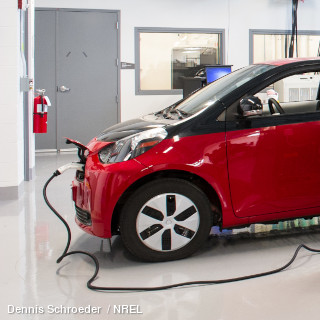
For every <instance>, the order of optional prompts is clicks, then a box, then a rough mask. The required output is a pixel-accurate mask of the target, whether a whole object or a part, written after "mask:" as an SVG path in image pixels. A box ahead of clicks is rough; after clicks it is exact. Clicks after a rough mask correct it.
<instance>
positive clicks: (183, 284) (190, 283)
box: [43, 170, 320, 292]
mask: <svg viewBox="0 0 320 320" xmlns="http://www.w3.org/2000/svg"><path fill="white" fill-rule="evenodd" d="M58 175H60V172H59V171H58V170H57V171H55V172H54V173H53V175H52V176H51V177H50V178H49V179H48V181H47V182H46V183H45V185H44V187H43V198H44V200H45V202H46V204H47V205H48V207H49V208H50V209H51V210H52V211H53V213H54V214H55V215H56V216H57V217H58V218H59V220H60V221H61V222H62V223H63V224H64V225H65V227H66V229H67V233H68V241H67V245H66V247H65V249H64V251H63V253H62V255H61V256H60V257H59V258H58V260H57V263H60V262H61V261H62V260H63V259H64V258H65V257H67V256H70V255H73V254H83V255H86V256H88V257H90V258H91V259H92V260H93V262H94V264H95V271H94V274H93V276H92V277H91V278H90V279H89V280H88V282H87V287H88V288H89V289H91V290H95V291H122V292H123V291H160V290H167V289H173V288H178V287H186V286H194V285H211V284H221V283H230V282H237V281H243V280H249V279H254V278H260V277H264V276H268V275H271V274H275V273H278V272H280V271H283V270H284V269H286V268H288V267H289V266H290V265H291V264H292V263H293V261H294V260H295V259H296V257H297V255H298V253H299V251H300V250H301V248H304V249H306V250H308V251H311V252H317V253H320V249H313V248H310V247H308V246H306V245H304V244H300V245H299V246H298V247H297V249H296V250H295V253H294V255H293V256H292V258H291V259H290V261H289V262H288V263H286V264H285V265H284V266H282V267H280V268H277V269H274V270H271V271H266V272H261V273H256V274H252V275H247V276H242V277H236V278H230V279H220V280H199V281H188V282H181V283H174V284H169V285H166V286H158V287H102V286H95V285H93V284H92V283H93V282H94V280H95V279H96V277H97V275H98V273H99V261H98V259H97V257H96V256H94V255H93V254H91V253H89V252H86V251H79V250H77V251H70V252H68V251H69V247H70V243H71V231H70V227H69V225H68V223H67V222H66V220H64V219H63V218H62V216H61V215H60V214H59V213H58V212H57V210H56V209H55V208H54V207H53V206H52V205H51V203H50V202H49V200H48V198H47V187H48V185H49V183H50V182H51V181H52V180H53V179H54V178H55V177H57V176H58Z"/></svg>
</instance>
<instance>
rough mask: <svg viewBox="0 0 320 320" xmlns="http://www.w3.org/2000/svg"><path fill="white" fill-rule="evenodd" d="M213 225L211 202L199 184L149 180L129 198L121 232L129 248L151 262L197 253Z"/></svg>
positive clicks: (125, 207)
mask: <svg viewBox="0 0 320 320" xmlns="http://www.w3.org/2000/svg"><path fill="white" fill-rule="evenodd" d="M211 226H212V218H211V209H210V203H209V201H208V199H207V197H206V195H205V194H204V193H203V192H202V191H201V190H200V189H199V188H198V187H197V186H195V185H193V184H192V183H190V182H188V181H184V180H179V179H171V178H168V179H161V180H158V181H153V182H150V183H147V184H146V185H144V186H142V187H140V188H139V189H137V190H136V191H135V192H134V193H133V194H132V195H131V196H130V198H129V199H127V201H126V203H125V205H124V207H123V209H122V213H121V219H120V231H121V236H122V239H123V243H124V245H125V246H126V248H127V249H128V250H129V251H130V252H131V253H132V254H134V255H135V256H137V257H138V258H140V259H142V260H147V261H169V260H176V259H182V258H185V257H187V256H189V255H191V254H193V253H194V252H195V251H196V250H198V249H199V247H200V246H201V245H202V244H203V243H204V242H205V240H206V239H207V237H208V235H209V232H210V229H211Z"/></svg>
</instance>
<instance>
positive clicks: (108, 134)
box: [97, 118, 168, 142]
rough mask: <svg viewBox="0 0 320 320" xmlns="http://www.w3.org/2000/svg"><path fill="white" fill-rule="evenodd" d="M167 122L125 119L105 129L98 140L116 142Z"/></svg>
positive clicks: (162, 125)
mask: <svg viewBox="0 0 320 320" xmlns="http://www.w3.org/2000/svg"><path fill="white" fill-rule="evenodd" d="M166 122H167V121H157V120H154V121H153V120H151V119H150V120H148V119H147V118H140V119H133V120H129V121H125V122H122V123H119V124H116V125H114V126H112V127H110V128H108V129H106V130H104V131H103V132H102V133H101V134H100V135H99V136H97V140H98V141H104V142H114V141H117V140H120V139H123V138H126V137H128V136H131V135H133V134H136V133H140V132H143V131H146V130H150V129H154V128H161V127H164V126H166V125H167V124H168V123H166Z"/></svg>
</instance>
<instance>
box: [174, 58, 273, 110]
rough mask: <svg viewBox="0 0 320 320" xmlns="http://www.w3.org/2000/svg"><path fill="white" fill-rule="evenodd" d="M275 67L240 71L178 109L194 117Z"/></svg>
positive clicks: (226, 77)
mask: <svg viewBox="0 0 320 320" xmlns="http://www.w3.org/2000/svg"><path fill="white" fill-rule="evenodd" d="M274 67H275V66H273V65H267V64H261V65H250V66H248V67H245V68H242V69H238V70H236V71H234V72H232V73H229V74H228V75H226V76H224V77H222V78H220V79H218V80H216V81H214V82H212V83H211V84H210V85H208V86H206V87H204V88H203V89H202V90H200V91H198V92H196V93H195V94H193V95H191V96H190V97H189V98H187V99H186V100H184V101H182V102H181V103H180V104H178V105H177V106H176V109H177V110H179V111H180V112H184V113H185V114H188V115H193V114H195V113H197V112H199V111H200V110H202V109H204V108H207V107H210V106H212V105H213V104H214V103H215V102H216V101H217V100H219V99H221V98H222V97H223V96H225V95H226V94H228V93H230V92H231V91H233V90H235V89H236V88H238V87H240V86H242V85H243V84H245V83H246V82H248V81H250V80H252V79H253V78H255V77H257V76H258V75H260V74H262V73H264V72H266V71H268V70H270V69H272V68H274Z"/></svg>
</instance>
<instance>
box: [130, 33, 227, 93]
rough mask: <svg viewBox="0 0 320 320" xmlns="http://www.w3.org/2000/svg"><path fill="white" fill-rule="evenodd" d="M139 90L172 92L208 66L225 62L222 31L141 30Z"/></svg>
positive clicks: (137, 35)
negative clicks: (184, 79) (185, 80)
mask: <svg viewBox="0 0 320 320" xmlns="http://www.w3.org/2000/svg"><path fill="white" fill-rule="evenodd" d="M136 40H138V42H139V43H138V44H136V45H138V52H137V59H138V61H137V66H139V69H137V70H136V71H137V72H138V77H136V81H137V82H138V84H137V85H138V90H137V91H138V92H140V93H141V92H143V93H161V91H163V92H164V93H168V91H172V90H174V89H182V88H183V81H182V78H183V77H193V76H195V74H196V72H197V71H199V70H200V69H201V67H204V66H205V65H216V64H222V63H223V59H222V54H221V52H222V51H221V50H222V46H221V43H222V31H220V32H212V33H209V32H205V33H201V32H171V31H170V32H168V31H165V32H154V31H152V32H151V31H145V30H144V31H141V30H138V32H137V34H136ZM180 91H181V90H179V92H180Z"/></svg>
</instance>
